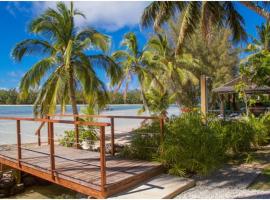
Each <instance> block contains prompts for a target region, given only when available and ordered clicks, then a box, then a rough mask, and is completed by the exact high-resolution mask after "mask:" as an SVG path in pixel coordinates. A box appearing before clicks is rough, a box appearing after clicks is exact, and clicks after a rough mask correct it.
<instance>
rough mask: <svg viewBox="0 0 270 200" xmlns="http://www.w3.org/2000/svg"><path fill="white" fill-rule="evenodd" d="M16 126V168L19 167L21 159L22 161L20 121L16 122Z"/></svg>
mask: <svg viewBox="0 0 270 200" xmlns="http://www.w3.org/2000/svg"><path fill="white" fill-rule="evenodd" d="M16 125H17V150H18V152H17V153H18V155H17V161H18V166H19V167H21V159H22V149H21V146H22V144H21V122H20V120H17V121H16Z"/></svg>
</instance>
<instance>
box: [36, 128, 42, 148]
mask: <svg viewBox="0 0 270 200" xmlns="http://www.w3.org/2000/svg"><path fill="white" fill-rule="evenodd" d="M37 135H38V146H40V145H41V139H40V130H38V132H37Z"/></svg>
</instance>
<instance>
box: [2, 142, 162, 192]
mask: <svg viewBox="0 0 270 200" xmlns="http://www.w3.org/2000/svg"><path fill="white" fill-rule="evenodd" d="M23 147H24V146H23ZM27 148H28V149H31V150H33V151H35V152H33V151H28V150H25V149H23V148H22V159H21V165H23V166H26V167H31V168H34V169H36V170H38V171H41V172H44V173H50V157H49V155H45V154H49V146H48V145H41V146H38V145H34V146H33V145H32V146H31V147H27ZM0 158H2V159H7V160H9V161H11V162H14V163H16V162H17V148H16V146H12V145H10V146H5V148H1V146H0ZM160 172H162V166H161V164H160V163H157V162H146V161H139V160H128V159H120V158H117V157H114V156H111V155H106V180H107V182H106V186H105V193H104V191H103V193H102V194H103V195H101V196H96V197H107V196H110V195H112V194H115V193H117V192H120V191H123V190H125V189H127V188H128V187H130V186H132V185H135V184H137V183H139V182H140V181H143V180H145V179H147V178H150V177H152V176H154V175H156V174H159V173H160ZM55 175H56V177H57V178H61V179H64V180H66V181H69V182H70V184H73V183H76V184H79V185H82V186H85V187H86V189H87V188H89V190H91V189H93V190H95V191H102V187H101V178H100V154H99V152H92V151H87V150H81V149H75V148H68V147H63V146H59V145H55ZM75 190H76V188H75ZM90 193H91V192H90ZM88 194H89V193H88ZM93 196H95V195H93Z"/></svg>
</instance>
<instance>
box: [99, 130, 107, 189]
mask: <svg viewBox="0 0 270 200" xmlns="http://www.w3.org/2000/svg"><path fill="white" fill-rule="evenodd" d="M99 140H100V179H101V190H102V191H104V188H105V185H106V159H105V128H104V127H100V138H99Z"/></svg>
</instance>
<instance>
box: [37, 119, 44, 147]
mask: <svg viewBox="0 0 270 200" xmlns="http://www.w3.org/2000/svg"><path fill="white" fill-rule="evenodd" d="M44 125H45V122H41V124H40V126H39V127H38V129H37V130H36V132H35V135H37V136H38V146H40V145H41V138H40V131H41V129H42V128H43V126H44Z"/></svg>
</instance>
